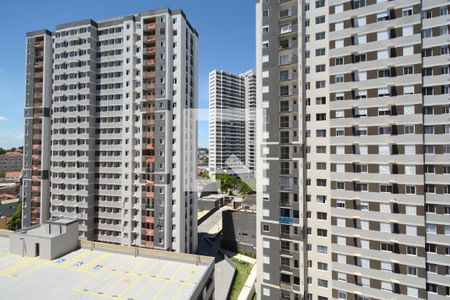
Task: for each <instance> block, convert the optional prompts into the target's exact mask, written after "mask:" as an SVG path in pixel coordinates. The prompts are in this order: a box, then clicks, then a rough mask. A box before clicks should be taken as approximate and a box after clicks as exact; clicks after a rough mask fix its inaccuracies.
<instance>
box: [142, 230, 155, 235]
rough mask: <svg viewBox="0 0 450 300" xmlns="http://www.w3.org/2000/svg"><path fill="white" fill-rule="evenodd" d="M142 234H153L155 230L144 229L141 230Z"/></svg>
mask: <svg viewBox="0 0 450 300" xmlns="http://www.w3.org/2000/svg"><path fill="white" fill-rule="evenodd" d="M143 232H144V235H149V236H153V235H154V234H155V231H154V230H153V229H144V230H143Z"/></svg>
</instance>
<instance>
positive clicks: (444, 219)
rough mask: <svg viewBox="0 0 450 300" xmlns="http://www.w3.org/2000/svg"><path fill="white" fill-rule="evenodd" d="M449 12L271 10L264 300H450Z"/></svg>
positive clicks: (260, 106) (265, 42) (311, 4)
mask: <svg viewBox="0 0 450 300" xmlns="http://www.w3.org/2000/svg"><path fill="white" fill-rule="evenodd" d="M449 9H450V7H449V3H448V1H444V0H423V1H419V0H408V1H406V0H392V1H387V0H353V1H348V0H326V1H325V0H317V1H312V0H311V1H300V0H258V1H257V4H256V19H257V21H256V32H257V47H256V49H257V68H256V73H257V124H260V125H259V126H257V138H256V144H257V148H256V157H257V168H256V169H257V173H256V178H257V183H258V185H257V204H258V208H257V255H258V257H259V258H260V259H259V260H258V278H257V293H258V297H259V298H261V299H314V300H326V299H339V300H369V299H370V300H374V299H415V298H419V299H448V297H449V296H450V287H449V286H450V284H449V282H450V279H449V278H450V277H449V276H450V267H449V266H450V260H449V258H450V202H449V201H448V199H449V195H450V185H449V183H450V163H449V158H450V121H449V120H450V119H449V117H450V94H449V92H450V85H449V78H450V75H449V59H450V45H449V40H450V39H449V38H450V36H449V14H448V12H449Z"/></svg>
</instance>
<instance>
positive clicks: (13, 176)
mask: <svg viewBox="0 0 450 300" xmlns="http://www.w3.org/2000/svg"><path fill="white" fill-rule="evenodd" d="M21 174H22V172H6V173H5V180H6V181H19V179H20V176H21Z"/></svg>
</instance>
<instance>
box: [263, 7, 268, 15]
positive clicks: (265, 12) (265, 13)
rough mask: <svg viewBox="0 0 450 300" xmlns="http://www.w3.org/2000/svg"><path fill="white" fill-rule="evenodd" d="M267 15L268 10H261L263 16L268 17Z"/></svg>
mask: <svg viewBox="0 0 450 300" xmlns="http://www.w3.org/2000/svg"><path fill="white" fill-rule="evenodd" d="M268 16H269V10H268V9H265V10H263V17H268Z"/></svg>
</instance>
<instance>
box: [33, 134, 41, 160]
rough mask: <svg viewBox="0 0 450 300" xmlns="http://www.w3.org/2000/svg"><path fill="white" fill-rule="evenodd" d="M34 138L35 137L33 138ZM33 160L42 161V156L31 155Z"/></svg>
mask: <svg viewBox="0 0 450 300" xmlns="http://www.w3.org/2000/svg"><path fill="white" fill-rule="evenodd" d="M33 138H34V136H33ZM31 159H32V160H41V156H40V155H31Z"/></svg>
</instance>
